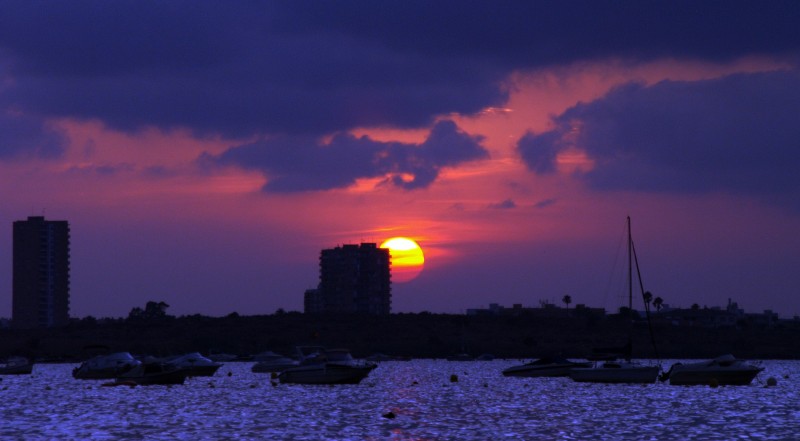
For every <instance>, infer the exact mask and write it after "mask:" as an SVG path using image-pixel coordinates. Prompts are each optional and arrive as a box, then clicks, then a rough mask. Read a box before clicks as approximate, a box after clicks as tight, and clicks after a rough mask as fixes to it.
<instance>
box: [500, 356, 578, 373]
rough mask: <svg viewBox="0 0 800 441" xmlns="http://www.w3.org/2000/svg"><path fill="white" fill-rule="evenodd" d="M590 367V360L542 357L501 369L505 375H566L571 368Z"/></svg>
mask: <svg viewBox="0 0 800 441" xmlns="http://www.w3.org/2000/svg"><path fill="white" fill-rule="evenodd" d="M589 367H592V364H591V363H590V362H578V361H571V360H567V359H565V358H556V357H543V358H540V359H538V360H534V361H531V362H529V363H525V364H521V365H518V366H511V367H510V368H508V369H505V370H504V371H503V375H504V376H506V377H567V376H569V371H570V370H571V369H573V368H589Z"/></svg>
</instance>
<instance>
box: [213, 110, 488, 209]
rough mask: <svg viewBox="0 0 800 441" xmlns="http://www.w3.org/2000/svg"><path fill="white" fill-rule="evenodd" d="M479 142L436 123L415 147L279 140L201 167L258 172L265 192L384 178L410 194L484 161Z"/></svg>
mask: <svg viewBox="0 0 800 441" xmlns="http://www.w3.org/2000/svg"><path fill="white" fill-rule="evenodd" d="M481 141H482V137H480V136H471V135H468V134H467V133H465V132H463V131H460V130H459V129H458V127H457V126H456V125H455V123H453V122H452V121H441V122H439V123H437V124H436V125H435V126H434V127H433V129H432V130H431V133H430V135H429V136H428V138H427V139H426V140H425V141H424V142H423V143H421V144H406V143H399V142H380V141H375V140H373V139H370V138H369V137H366V136H362V137H359V138H357V137H355V136H353V135H350V134H347V133H340V134H337V135H335V136H334V137H333V138H332V139H331V141H330V142H329V143H328V144H323V143H322V142H321V141H320V140H319V139H318V138H313V137H307V136H282V137H276V138H270V139H268V140H265V141H260V142H255V143H251V144H246V145H241V146H236V147H231V148H230V149H228V150H227V151H225V152H224V153H222V154H221V155H218V156H211V155H204V156H203V157H202V158H201V162H202V163H204V164H208V165H211V166H214V165H217V166H218V165H235V166H238V167H242V168H245V169H250V170H257V171H260V172H263V173H264V175H265V176H266V177H267V179H268V182H267V184H266V185H265V186H264V191H267V192H279V193H280V192H297V191H318V190H328V189H334V188H345V187H348V186H350V185H352V184H354V183H355V181H356V180H357V179H360V178H376V177H384V176H387V175H391V176H392V178H391V183H392V184H393V185H396V186H399V187H402V188H405V189H408V190H412V189H416V188H425V187H428V186H429V185H430V184H431V183H433V181H434V180H435V179H436V177H437V176H438V174H439V170H440V169H441V168H442V167H447V166H454V165H457V164H460V163H462V162H465V161H471V160H476V159H484V158H487V157H488V153H487V151H486V150H485V149H484V148H483V147H482V146H481V145H480V142H481ZM401 175H412V176H413V178H412V179H411V180H405V179H403V177H402V176H401Z"/></svg>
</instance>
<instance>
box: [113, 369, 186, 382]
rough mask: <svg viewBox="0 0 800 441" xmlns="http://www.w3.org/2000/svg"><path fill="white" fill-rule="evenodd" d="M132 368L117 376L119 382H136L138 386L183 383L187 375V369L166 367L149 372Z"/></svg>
mask: <svg viewBox="0 0 800 441" xmlns="http://www.w3.org/2000/svg"><path fill="white" fill-rule="evenodd" d="M149 370H150V369H147V370H144V371H143V370H142V369H134V370H132V371H130V372H128V373H127V374H125V375H121V376H119V377H117V379H116V382H117V383H119V384H132V383H133V384H136V385H139V386H150V385H172V384H183V383H184V382H185V381H186V377H188V376H189V370H188V369H167V370H162V371H157V372H151V371H149Z"/></svg>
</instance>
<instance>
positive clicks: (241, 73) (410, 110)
mask: <svg viewBox="0 0 800 441" xmlns="http://www.w3.org/2000/svg"><path fill="white" fill-rule="evenodd" d="M798 22H800V3H798V2H796V1H777V0H776V1H769V2H756V1H745V0H730V1H720V2H717V1H709V2H697V1H694V0H692V1H686V0H684V1H669V2H667V1H664V2H617V1H597V0H582V1H564V2H530V1H510V2H499V3H498V2H463V1H436V2H430V1H421V0H419V1H403V2H389V3H387V2H375V1H342V2H320V1H290V2H245V1H225V2H212V1H196V0H193V1H179V0H174V1H169V2H162V1H138V0H137V1H132V0H128V1H126V0H117V1H113V2H109V1H101V0H98V1H81V0H76V1H70V2H47V4H46V5H44V4H42V3H41V2H30V1H5V2H2V3H1V4H0V76H2V77H3V78H10V79H13V81H6V82H5V83H4V88H3V89H2V91H0V109H8V108H14V109H18V110H19V111H21V112H24V113H26V114H29V115H37V116H39V117H42V118H46V117H74V118H92V119H97V120H100V121H103V122H104V123H106V124H108V125H110V126H112V127H114V128H118V129H122V130H131V131H132V130H136V129H138V128H141V127H142V126H145V125H153V126H157V127H160V128H164V129H170V128H174V127H179V126H180V127H187V128H190V129H192V130H194V131H195V132H196V133H198V134H223V135H227V136H234V137H239V136H242V137H245V136H252V135H254V134H266V133H268V134H286V135H293V136H296V135H307V136H317V135H321V134H327V133H335V132H339V131H344V130H347V129H350V128H353V127H359V126H360V127H363V126H394V127H424V126H428V125H429V124H430V123H431V121H433V120H434V118H435V117H437V116H440V115H443V114H448V113H451V112H459V113H462V114H471V113H475V112H477V111H479V110H480V109H482V108H484V107H486V106H491V105H498V104H501V103H503V102H504V99H505V97H506V91H504V90H503V89H502V87H501V86H500V83H501V81H502V80H503V79H504V78H506V77H507V75H508V74H509V73H510V72H511V71H513V70H515V69H527V68H536V67H541V66H548V65H558V64H564V63H570V62H573V61H576V60H596V59H604V58H608V57H622V58H625V59H630V60H642V59H653V58H657V57H675V58H692V59H709V60H727V59H731V58H735V57H740V56H743V55H749V54H756V55H786V54H796V53H797V49H798V47H799V46H800V26H797V23H798Z"/></svg>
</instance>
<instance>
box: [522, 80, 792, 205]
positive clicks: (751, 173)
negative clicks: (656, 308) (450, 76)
mask: <svg viewBox="0 0 800 441" xmlns="http://www.w3.org/2000/svg"><path fill="white" fill-rule="evenodd" d="M554 122H555V126H556V127H555V128H554V129H553V130H552V131H549V132H545V133H542V134H539V135H526V136H525V137H524V138H522V139H521V140H520V142H519V143H518V148H519V150H520V153H521V155H522V157H523V159H524V160H525V161H526V162H527V164H528V166H529V168H530V169H531V170H533V171H535V172H537V173H546V172H548V171H550V170H552V167H553V162H554V155H553V154H552V152H558V151H560V150H562V149H563V148H565V147H567V146H569V145H574V146H575V147H577V148H580V149H583V150H585V151H586V152H587V153H588V154H589V155H590V157H591V158H592V159H593V160H594V162H595V167H594V168H593V169H592V170H591V171H588V172H586V173H584V174H582V175H580V176H581V177H582V178H583V179H585V180H586V181H587V182H588V183H589V185H591V186H592V187H594V188H596V189H603V190H638V191H663V192H682V193H687V192H711V191H727V192H734V193H746V194H759V195H766V196H769V195H773V196H776V197H782V196H791V197H794V198H796V197H797V196H800V177H798V175H797V172H796V168H797V166H796V164H797V163H798V162H800V149H798V147H797V146H798V139H800V71H797V70H793V71H780V72H771V73H755V74H737V75H730V76H727V77H724V78H720V79H714V80H705V81H694V82H687V81H663V82H660V83H658V84H655V85H652V86H644V85H641V84H628V85H626V86H623V87H620V88H617V89H615V90H613V91H611V92H610V93H608V94H607V95H606V96H604V97H602V98H600V99H598V100H596V101H594V102H591V103H586V104H579V105H576V106H574V107H572V108H570V109H568V110H567V111H566V112H564V113H563V114H562V115H559V116H558V117H556V118H555V120H554Z"/></svg>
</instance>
